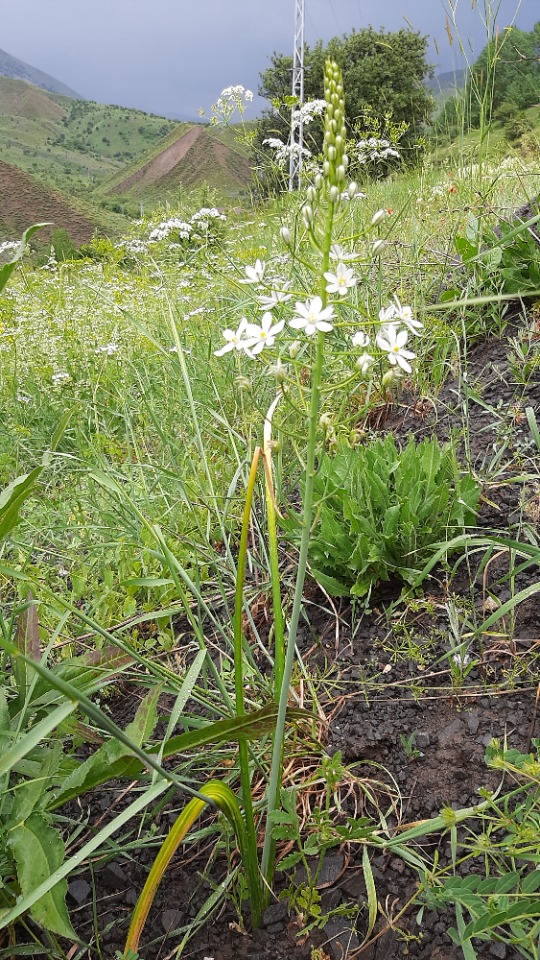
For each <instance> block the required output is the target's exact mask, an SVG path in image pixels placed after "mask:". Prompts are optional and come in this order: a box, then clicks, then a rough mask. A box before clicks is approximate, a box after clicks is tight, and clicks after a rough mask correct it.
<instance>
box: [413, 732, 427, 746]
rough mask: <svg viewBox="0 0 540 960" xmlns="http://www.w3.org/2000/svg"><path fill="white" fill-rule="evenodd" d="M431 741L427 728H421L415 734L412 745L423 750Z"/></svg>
mask: <svg viewBox="0 0 540 960" xmlns="http://www.w3.org/2000/svg"><path fill="white" fill-rule="evenodd" d="M430 743H431V737H430V735H429V733H428V732H427V730H421V731H420V732H419V733H417V734H415V737H414V745H415V747H418V749H419V750H425V749H426V747H429V745H430Z"/></svg>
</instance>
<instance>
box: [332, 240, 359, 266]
mask: <svg viewBox="0 0 540 960" xmlns="http://www.w3.org/2000/svg"><path fill="white" fill-rule="evenodd" d="M330 259H331V260H341V261H342V262H344V261H345V260H356V254H355V253H347V252H346V251H345V250H344V249H343V247H342V246H340V244H339V243H333V244H332V246H331V247H330Z"/></svg>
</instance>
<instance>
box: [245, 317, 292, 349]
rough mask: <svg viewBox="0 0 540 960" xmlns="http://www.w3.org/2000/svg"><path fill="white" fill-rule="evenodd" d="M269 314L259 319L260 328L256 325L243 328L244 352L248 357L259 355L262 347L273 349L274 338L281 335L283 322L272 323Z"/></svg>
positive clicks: (272, 319) (250, 324)
mask: <svg viewBox="0 0 540 960" xmlns="http://www.w3.org/2000/svg"><path fill="white" fill-rule="evenodd" d="M273 321H274V318H273V316H272V314H271V313H265V314H263V316H262V319H261V325H260V327H259V326H258V325H257V324H256V323H248V324H247V325H246V328H245V348H244V349H245V351H246V353H247V354H248V356H250V357H251V356H255V355H256V354H257V353H260V352H261V350H263V349H264V347H273V346H274V343H275V341H276V336H277V334H278V333H281V331H282V330H283V327H284V326H285V321H284V320H278V321H277V323H274V322H273Z"/></svg>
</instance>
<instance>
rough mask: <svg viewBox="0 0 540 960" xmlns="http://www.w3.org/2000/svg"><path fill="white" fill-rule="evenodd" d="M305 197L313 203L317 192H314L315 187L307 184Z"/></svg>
mask: <svg viewBox="0 0 540 960" xmlns="http://www.w3.org/2000/svg"><path fill="white" fill-rule="evenodd" d="M306 197H307V198H308V200H309V202H310V203H314V201H315V200H316V199H317V194H316V192H315V187H312V186H309V187H308V188H307V190H306Z"/></svg>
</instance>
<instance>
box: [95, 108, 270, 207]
mask: <svg viewBox="0 0 540 960" xmlns="http://www.w3.org/2000/svg"><path fill="white" fill-rule="evenodd" d="M169 139H171V138H169ZM230 141H231V142H230V143H225V142H223V139H222V137H221V136H220V135H219V134H218V135H216V133H215V132H214V129H213V128H212V127H207V126H203V125H200V124H196V125H194V126H192V127H191V128H190V129H189V130H188V131H187V132H183V133H182V135H181V136H180V137H177V138H176V139H174V140H172V142H170V143H169V144H168V145H167V146H165V148H164V149H163V150H162V151H160V152H159V153H157V154H155V155H153V156H152V157H150V158H148V159H147V160H146V161H145V162H144V163H142V164H141V165H139V166H138V167H137V168H136V169H134V170H132V171H131V172H130V173H129V175H128V176H127V177H125V178H124V179H122V180H120V181H118V179H116V180H115V181H114V183H112V184H110V185H109V186H108V188H107V191H106V192H107V194H108V195H112V194H114V195H120V196H121V195H123V194H129V196H130V197H132V198H133V199H142V198H144V199H146V200H147V201H148V200H154V199H156V200H157V199H158V198H159V199H161V200H163V199H165V198H166V196H167V194H169V193H175V194H178V192H179V191H182V190H190V189H192V188H194V187H197V186H201V185H202V184H203V183H204V184H206V185H207V186H210V187H212V188H214V189H216V190H217V191H218V192H221V193H223V194H224V195H229V196H230V195H231V194H232V195H235V194H238V193H241V192H242V191H243V190H245V189H246V187H247V186H248V184H249V181H250V178H251V167H250V164H249V161H248V159H247V157H246V156H244V154H243V151H242V148H241V147H239V146H238V145H237V144H235V143H234V140H232V137H231V138H230ZM231 143H232V144H234V146H232V145H231Z"/></svg>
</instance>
